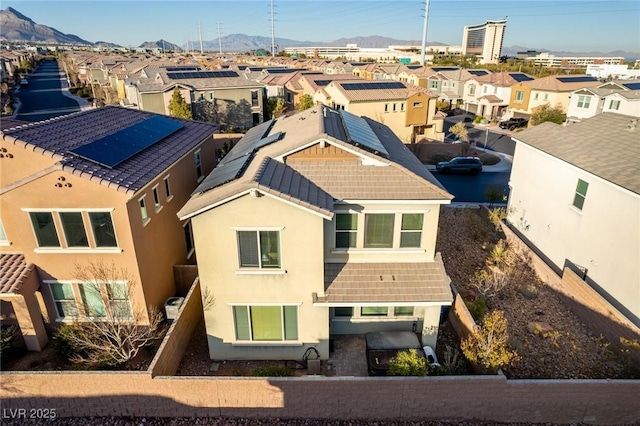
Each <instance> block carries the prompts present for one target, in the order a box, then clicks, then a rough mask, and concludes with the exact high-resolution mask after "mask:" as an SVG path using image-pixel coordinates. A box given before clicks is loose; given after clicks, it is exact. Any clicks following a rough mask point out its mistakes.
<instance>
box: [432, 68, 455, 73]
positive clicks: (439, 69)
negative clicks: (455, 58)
mask: <svg viewBox="0 0 640 426" xmlns="http://www.w3.org/2000/svg"><path fill="white" fill-rule="evenodd" d="M431 69H432V70H434V71H435V72H440V71H455V70H458V69H459V68H458V67H436V68H431Z"/></svg>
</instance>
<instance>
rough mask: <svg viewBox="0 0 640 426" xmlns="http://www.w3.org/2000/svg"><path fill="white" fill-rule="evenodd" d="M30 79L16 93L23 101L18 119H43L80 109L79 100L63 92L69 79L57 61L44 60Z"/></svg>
mask: <svg viewBox="0 0 640 426" xmlns="http://www.w3.org/2000/svg"><path fill="white" fill-rule="evenodd" d="M28 81H29V84H28V85H27V86H22V87H21V88H20V90H19V91H18V92H17V93H16V97H18V98H19V99H20V103H21V106H20V109H19V110H18V115H17V116H16V118H17V119H18V120H23V121H30V122H34V121H41V120H46V119H49V118H53V117H58V116H61V115H66V114H70V113H72V112H76V111H80V105H78V102H76V101H75V100H73V99H71V98H69V97H67V96H64V95H63V94H62V88H63V87H64V88H66V87H67V81H66V77H65V75H64V72H63V71H62V70H61V69H60V68H59V67H58V63H57V62H56V61H44V62H42V64H41V65H40V66H39V67H38V68H37V69H36V70H34V71H33V72H32V73H31V74H30V75H29V77H28Z"/></svg>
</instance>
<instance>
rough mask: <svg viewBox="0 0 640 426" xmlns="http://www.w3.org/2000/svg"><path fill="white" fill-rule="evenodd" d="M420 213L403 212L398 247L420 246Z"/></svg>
mask: <svg viewBox="0 0 640 426" xmlns="http://www.w3.org/2000/svg"><path fill="white" fill-rule="evenodd" d="M423 220H424V215H423V214H422V213H403V214H402V224H401V228H400V247H403V248H408V247H420V240H421V239H422V221H423Z"/></svg>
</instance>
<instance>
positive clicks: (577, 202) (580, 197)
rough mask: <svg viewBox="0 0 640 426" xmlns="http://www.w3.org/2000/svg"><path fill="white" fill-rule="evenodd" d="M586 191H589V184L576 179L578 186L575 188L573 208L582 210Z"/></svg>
mask: <svg viewBox="0 0 640 426" xmlns="http://www.w3.org/2000/svg"><path fill="white" fill-rule="evenodd" d="M587 189H589V183H588V182H585V181H583V180H582V179H578V185H577V186H576V193H575V195H574V197H573V206H574V207H577V208H578V209H580V210H582V207H583V206H584V201H585V199H586V198H587Z"/></svg>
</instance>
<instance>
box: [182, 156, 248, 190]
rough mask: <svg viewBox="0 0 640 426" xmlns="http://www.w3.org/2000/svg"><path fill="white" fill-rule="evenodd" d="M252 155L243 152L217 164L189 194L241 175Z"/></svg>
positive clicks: (216, 185)
mask: <svg viewBox="0 0 640 426" xmlns="http://www.w3.org/2000/svg"><path fill="white" fill-rule="evenodd" d="M252 157H253V154H244V155H242V156H240V157H237V158H235V159H233V160H231V161H226V162H223V163H220V164H218V166H216V168H215V169H213V171H212V172H211V173H209V176H207V177H206V178H205V179H204V180H203V181H202V183H201V184H200V185H199V186H198V187H197V188H196V189H195V191H193V193H192V194H191V195H195V194H201V193H203V192H206V191H209V190H210V189H213V188H216V187H218V186H221V185H224V184H225V183H229V182H231V181H234V180H236V179H238V178H239V177H240V176H242V174H243V173H244V171H245V169H246V168H247V166H248V165H249V163H251V161H250V160H251V158H252Z"/></svg>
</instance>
